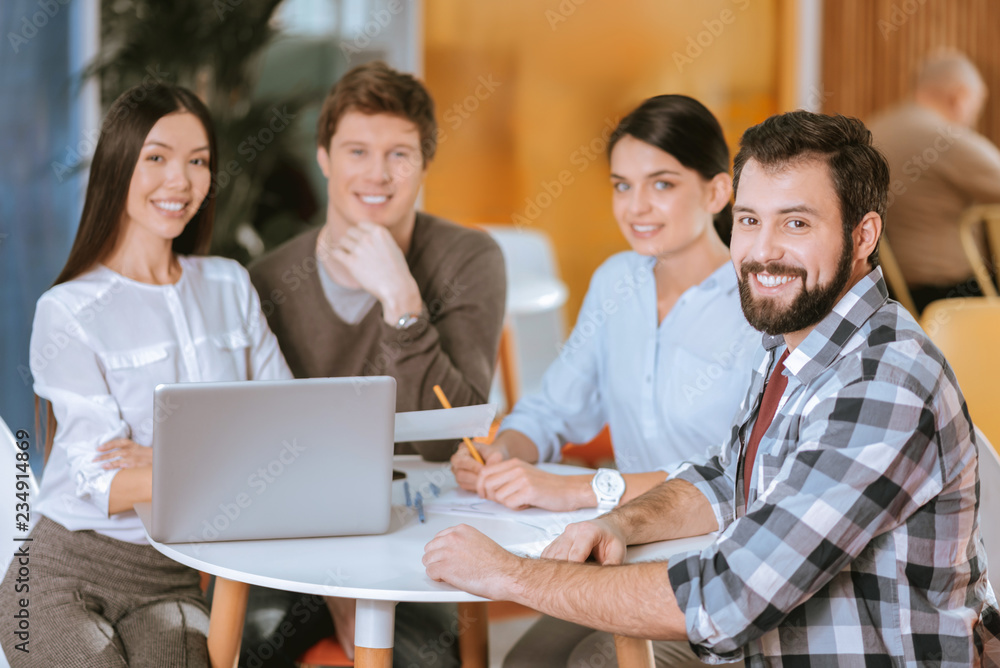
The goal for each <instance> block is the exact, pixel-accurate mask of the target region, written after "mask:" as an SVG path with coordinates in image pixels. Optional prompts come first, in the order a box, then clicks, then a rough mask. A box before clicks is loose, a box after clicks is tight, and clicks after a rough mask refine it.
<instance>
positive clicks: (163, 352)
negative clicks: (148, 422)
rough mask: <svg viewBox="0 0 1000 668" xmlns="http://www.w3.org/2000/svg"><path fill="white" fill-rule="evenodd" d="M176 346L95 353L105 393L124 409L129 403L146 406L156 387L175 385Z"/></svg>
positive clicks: (167, 343)
mask: <svg viewBox="0 0 1000 668" xmlns="http://www.w3.org/2000/svg"><path fill="white" fill-rule="evenodd" d="M175 352H176V351H175V345H174V344H173V343H169V342H165V343H160V344H156V345H151V346H144V347H142V348H132V349H130V350H116V351H106V352H101V353H97V357H98V359H99V360H100V362H101V364H102V365H103V367H104V374H105V381H106V382H107V384H108V390H109V391H110V393H111V394H112V395H113V396H114V397H115V398H116V399H117V400H118V403H119V405H120V406H121V407H122V408H123V409H125V408H127V407H128V405H129V403H130V402H139V401H142V402H145V401H147V400H148V399H149V398H150V397H152V393H153V388H154V387H156V385H158V384H159V383H174V382H177V380H178V376H177V365H176V364H175V360H174V358H175V357H176V355H175Z"/></svg>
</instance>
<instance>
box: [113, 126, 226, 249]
mask: <svg viewBox="0 0 1000 668" xmlns="http://www.w3.org/2000/svg"><path fill="white" fill-rule="evenodd" d="M211 180H212V175H211V172H210V170H209V148H208V135H206V133H205V128H204V127H203V126H202V124H201V121H199V120H198V118H197V117H196V116H195V115H194V114H191V113H188V112H186V111H184V112H175V113H172V114H167V115H166V116H164V117H163V118H161V119H160V120H158V121H157V122H156V125H154V126H153V128H152V129H151V130H150V131H149V134H148V135H146V140H145V142H143V145H142V149H141V150H140V152H139V161H138V162H137V163H136V165H135V170H134V171H133V173H132V180H131V181H130V183H129V188H128V198H127V200H126V202H125V215H124V220H123V230H124V236H126V237H128V238H136V239H139V240H147V239H148V240H152V241H165V242H167V243H169V242H172V241H173V240H174V239H175V238H176V237H178V236H180V234H181V232H183V231H184V227H185V226H186V225H187V224H188V222H189V221H190V220H191V219H192V218H193V217H194V215H195V214H196V213H197V212H198V208H199V207H200V206H201V203H202V201H204V199H205V196H206V195H207V194H208V190H209V187H210V186H211Z"/></svg>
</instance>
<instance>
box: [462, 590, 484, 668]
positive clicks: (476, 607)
mask: <svg viewBox="0 0 1000 668" xmlns="http://www.w3.org/2000/svg"><path fill="white" fill-rule="evenodd" d="M487 606H488V604H487V603H485V602H475V603H459V604H458V629H459V637H458V656H459V658H460V660H461V662H462V668H487V666H488V665H489V656H490V638H489V632H490V621H489V617H488V607H487Z"/></svg>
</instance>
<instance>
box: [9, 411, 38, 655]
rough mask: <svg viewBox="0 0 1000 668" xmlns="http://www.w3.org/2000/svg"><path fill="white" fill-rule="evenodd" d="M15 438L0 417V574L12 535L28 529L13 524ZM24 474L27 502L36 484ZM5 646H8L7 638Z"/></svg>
mask: <svg viewBox="0 0 1000 668" xmlns="http://www.w3.org/2000/svg"><path fill="white" fill-rule="evenodd" d="M17 443H18V439H15V438H14V434H13V433H11V431H10V429H9V428H8V427H7V423H5V422H4V421H3V419H2V418H0V451H2V454H0V461H2V462H3V467H2V470H0V526H2V527H3V529H2V530H0V543H2V544H3V545H5V546H6V547H5V548H4V549H3V550H0V578H2V577H3V574H4V573H6V572H7V566H8V565H9V564H10V562H11V559H12V558H13V557H14V548H12V547H10V546H12V545H16V544H15V543H14V542H13V539H14V538H23V537H24V536H26V535H27V531H17V530H16V528H15V524H14V521H15V513H16V512H17V509H16V504H18V503H21V501H20V500H18V498H17V497H16V496H15V494H17V493H18V491H19V490H18V489H17V481H18V478H16V477H15V474H20V473H21V472H20V471H19V470H18V469H17V468H16V466H17V464H19V463H21V462H19V461H18V460H17V453H18V452H21V449H20V448H18V447H17ZM27 476H28V477H27V478H21V480H25V481H26V482H27V490H21V491H27V492H28V502H29V504H30V505H34V503H35V502H36V501H37V500H38V484H37V483H36V482H35V476H34V474H32V472H31V468H30V467H29V468H28V469H27ZM30 505H29V515H28V527H29V528H28V530H29V531H30V530H31V527H32V526H34V524H35V518H36V517H37V516H36V515H35V513H33V512H30ZM4 646H5V647H6V646H9V645H8V644H7V643H6V642H5V643H4ZM8 666H9V664H8V663H7V659H6V658H5V657H4V654H3V651H0V668H8Z"/></svg>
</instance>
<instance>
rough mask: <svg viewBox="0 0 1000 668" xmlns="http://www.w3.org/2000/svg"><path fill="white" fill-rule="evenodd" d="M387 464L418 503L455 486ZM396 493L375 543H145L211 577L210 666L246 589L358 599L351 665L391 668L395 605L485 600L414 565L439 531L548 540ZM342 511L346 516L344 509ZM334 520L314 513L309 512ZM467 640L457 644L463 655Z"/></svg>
mask: <svg viewBox="0 0 1000 668" xmlns="http://www.w3.org/2000/svg"><path fill="white" fill-rule="evenodd" d="M394 465H395V467H396V468H397V469H401V470H403V471H405V472H406V473H407V479H408V481H409V486H410V490H411V493H413V494H415V493H416V492H417V491H420V492H421V493H422V495H423V497H424V498H425V499H429V498H432V496H433V495H432V493H431V487H430V483H434V484H436V485H437V486H438V487H439V488H441V489H443V490H447V489H450V488H453V487H454V486H455V481H454V477H453V476H452V475H451V472H450V470H449V469H448V465H447V464H441V463H430V462H424V461H422V460H421V459H420V458H419V457H418V456H415V455H404V456H397V457H396V458H395V461H394ZM544 466H545V468H548V469H549V470H552V471H554V472H558V473H563V474H567V475H571V474H579V473H588V474H592V473H593V471H592V470H591V469H584V468H579V467H572V466H562V465H544ZM550 467H551V468H550ZM403 494H404V492H403V485H402V481H397V482H394V483H393V515H392V522H391V525H390V528H389V530H388V531H387V532H386V533H384V534H380V535H374V536H344V537H329V538H301V539H280V540H253V541H226V542H215V543H172V544H164V543H158V542H156V541H153V540H151V539H150V544H151V545H152V546H153V547H154V548H156V549H157V550H158V551H159V552H161V553H163V554H164V555H166V556H168V557H170V558H171V559H174V560H175V561H178V562H180V563H182V564H185V565H187V566H190V567H192V568H195V569H198V570H200V571H204V572H206V573H210V574H212V575H215V576H216V577H217V578H218V579H217V581H216V587H215V594H214V599H213V605H212V619H211V627H210V631H209V652H210V655H211V657H212V665H213V666H216V667H217V666H225V667H226V668H229V667H231V666H233V665H234V663H235V660H236V658H237V656H238V654H239V643H240V635H241V633H242V627H243V618H244V616H245V612H246V600H247V593H248V591H249V585H251V584H255V585H261V586H264V587H270V588H273V589H281V590H286V591H296V592H303V593H309V594H319V595H323V596H339V597H345V598H354V599H357V620H356V624H355V645H356V654H355V665H356V666H359V667H361V666H391V664H392V646H393V632H394V625H395V605H396V603H398V602H401V601H422V602H459V603H479V602H483V601H484V600H485V599H482V598H480V597H478V596H473V595H472V594H468V593H466V592H463V591H461V590H458V589H455V588H454V587H451V586H450V585H446V584H443V583H440V582H435V581H434V580H431V579H430V578H429V577H427V574H426V573H425V571H424V567H423V564H422V563H421V559H422V558H423V554H424V546H425V545H426V544H427V543H428V542H429V541H430V540H431V538H433V537H434V536H435V535H436V534H437V533H438V532H439V531H441V530H442V529H445V528H447V527H450V526H455V525H457V524H463V523H464V524H469V525H470V526H473V527H475V528H476V529H478V530H480V531H482V532H483V533H484V534H486V535H487V536H489V537H490V538H492V539H493V540H495V541H497V542H498V543H499V544H500V545H504V546H510V545H517V544H522V543H529V542H533V541H538V540H542V539H545V538H547V534H546V533H545V531H543V530H542V529H540V528H536V527H532V526H529V525H527V524H522V523H520V522H515V521H510V520H500V519H490V518H480V517H466V516H459V515H452V514H443V513H441V514H439V513H435V512H433V511H432V510H428V511H427V512H426V520H427V521H426V523H421V522H419V521H418V518H417V514H416V511H415V510H414V509H412V508H408V507H406V505H405V502H404V497H403ZM344 510H345V511H346V512H350V509H349V508H348V509H344ZM136 511H137V512H138V514H139V517H140V518H141V519H142V522H143V526H144V527H145V528H146V529H147V538H148V527H149V526H150V522H149V518H150V504H148V503H144V504H137V505H136ZM333 511H334V509H314V512H333ZM711 540H712V536H699V537H696V538H686V539H681V540H677V541H665V542H663V543H656V544H652V545H643V546H637V547H630V548H629V554H628V561H651V560H656V559H666V558H668V557H669V556H670V555H672V554H675V553H677V552H681V551H685V550H689V549H700V548H701V547H704V546H705V545H707V544H708V543H710V542H711ZM465 612H466V613H471V614H472V618H475V619H477V620H479V622H478V623H480V624H481V625H482V628H485V623H486V619H485V604H484V603H482V604H481V605H479V606H476V607H474V608H471V609H467V610H466V611H465ZM481 634H482V636H483V637H482V640H481V641H479V642H476V644H477V645H481V646H480V647H476V648H475V649H474V651H471V650H469V648H464V649H463V650H462V654H463V657H466V656H473V655H480V654H481V655H482V656H481V661H482V663H481V665H482V666H484V667H485V665H486V657H485V649H486V644H485V632H482V633H481ZM466 635H470V634H466ZM471 635H472V636H475V635H476V633H471ZM466 640H467V638H466V637H463V639H462V644H463V647H464V646H465V644H466ZM470 642H475V641H470ZM467 663H479V661H478V660H470V661H468V662H467Z"/></svg>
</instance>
